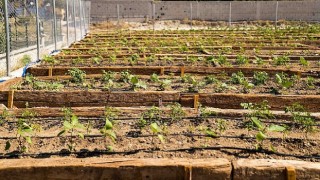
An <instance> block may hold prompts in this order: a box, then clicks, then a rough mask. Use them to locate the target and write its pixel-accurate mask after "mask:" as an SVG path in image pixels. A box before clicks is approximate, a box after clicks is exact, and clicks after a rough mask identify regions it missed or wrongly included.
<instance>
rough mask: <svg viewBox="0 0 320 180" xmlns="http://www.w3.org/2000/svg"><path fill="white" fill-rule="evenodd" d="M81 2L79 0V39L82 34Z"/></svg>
mask: <svg viewBox="0 0 320 180" xmlns="http://www.w3.org/2000/svg"><path fill="white" fill-rule="evenodd" d="M81 7H82V3H81V0H79V20H80V39H81V38H82V36H83V34H82V10H81Z"/></svg>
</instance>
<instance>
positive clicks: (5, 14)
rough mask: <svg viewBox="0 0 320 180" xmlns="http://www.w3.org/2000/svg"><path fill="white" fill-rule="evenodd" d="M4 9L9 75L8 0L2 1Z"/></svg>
mask: <svg viewBox="0 0 320 180" xmlns="http://www.w3.org/2000/svg"><path fill="white" fill-rule="evenodd" d="M3 2H4V3H3V6H4V7H3V9H4V21H5V26H6V27H5V28H6V60H7V76H10V73H11V72H10V71H11V69H10V30H9V18H8V1H7V0H4V1H3Z"/></svg>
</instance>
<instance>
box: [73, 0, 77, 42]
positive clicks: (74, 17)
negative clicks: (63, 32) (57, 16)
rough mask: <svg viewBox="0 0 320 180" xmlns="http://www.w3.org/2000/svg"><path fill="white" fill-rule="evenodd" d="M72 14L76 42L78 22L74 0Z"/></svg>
mask: <svg viewBox="0 0 320 180" xmlns="http://www.w3.org/2000/svg"><path fill="white" fill-rule="evenodd" d="M72 6H73V7H72V14H73V29H74V42H76V41H77V24H76V7H75V6H76V2H75V0H72Z"/></svg>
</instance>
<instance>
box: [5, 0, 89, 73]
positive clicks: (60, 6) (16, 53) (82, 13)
mask: <svg viewBox="0 0 320 180" xmlns="http://www.w3.org/2000/svg"><path fill="white" fill-rule="evenodd" d="M4 3H7V13H5V8H4V7H5V6H4ZM90 4H91V2H90V1H81V0H23V1H22V0H2V1H1V2H0V77H1V76H3V75H10V72H11V71H13V70H15V69H18V68H20V67H23V66H25V65H27V64H28V63H30V62H33V61H37V60H38V59H39V58H40V59H41V57H42V56H43V55H46V54H49V53H51V52H53V51H57V50H59V49H62V48H64V47H68V46H69V45H70V44H72V43H73V42H75V41H78V40H81V39H82V38H83V37H84V36H85V34H86V33H87V32H88V31H89V22H90V20H89V17H90V16H89V13H90ZM37 12H38V13H37ZM6 17H8V18H7V19H8V32H7V31H6V26H5V25H6V23H5V22H6V21H5V19H6ZM37 20H38V22H39V23H38V25H37ZM37 29H39V33H38V31H37ZM6 37H9V38H8V40H9V45H10V48H9V49H7V48H6V47H7V46H6V45H7V38H6ZM7 54H10V55H9V56H6V55H7ZM8 72H9V73H8Z"/></svg>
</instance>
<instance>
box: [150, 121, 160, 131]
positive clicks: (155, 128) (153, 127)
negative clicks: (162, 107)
mask: <svg viewBox="0 0 320 180" xmlns="http://www.w3.org/2000/svg"><path fill="white" fill-rule="evenodd" d="M150 128H151V131H152V132H153V133H159V132H161V129H160V127H159V126H158V124H157V123H152V124H150Z"/></svg>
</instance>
